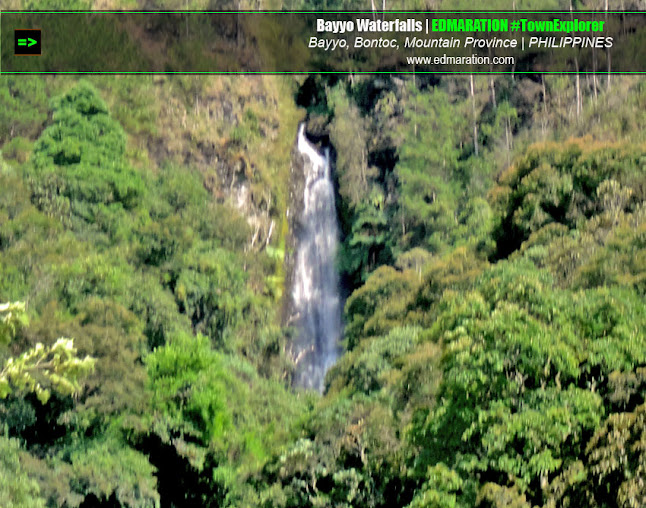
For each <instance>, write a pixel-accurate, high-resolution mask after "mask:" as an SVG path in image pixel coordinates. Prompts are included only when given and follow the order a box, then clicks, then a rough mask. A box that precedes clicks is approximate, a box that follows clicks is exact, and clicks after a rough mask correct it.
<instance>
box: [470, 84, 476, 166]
mask: <svg viewBox="0 0 646 508" xmlns="http://www.w3.org/2000/svg"><path fill="white" fill-rule="evenodd" d="M469 79H470V81H471V112H472V114H473V149H474V151H475V154H476V157H477V156H478V123H477V122H476V95H475V89H474V86H473V74H469Z"/></svg>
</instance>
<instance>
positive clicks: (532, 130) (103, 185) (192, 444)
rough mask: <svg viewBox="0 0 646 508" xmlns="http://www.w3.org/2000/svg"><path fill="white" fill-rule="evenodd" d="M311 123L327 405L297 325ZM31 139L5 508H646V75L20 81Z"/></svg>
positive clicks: (0, 335) (6, 320) (2, 439)
mask: <svg viewBox="0 0 646 508" xmlns="http://www.w3.org/2000/svg"><path fill="white" fill-rule="evenodd" d="M45 3H46V2H43V5H44V4H45ZM59 3H60V2H59ZM70 3H71V2H70ZM198 3H199V5H197V4H198ZM205 3H208V2H193V1H191V2H186V4H187V5H186V6H182V7H191V8H193V7H202V8H203V7H205V5H204V4H205ZM237 3H239V4H240V6H241V7H243V8H244V7H251V8H256V7H258V6H257V5H256V4H257V3H258V2H247V3H249V4H250V5H247V4H246V3H245V2H242V3H240V2H237ZM274 3H280V2H274ZM346 3H347V2H346ZM463 3H465V4H466V2H463ZM508 3H509V2H507V4H508ZM624 3H625V5H624V6H623V7H625V8H643V6H642V5H640V4H639V2H632V3H631V2H629V1H628V0H627V1H626V2H624ZM8 4H9V8H12V7H13V8H21V7H27V8H33V7H34V4H38V2H34V1H31V0H24V1H15V0H9V1H8ZM49 4H52V5H51V6H54V7H57V6H59V5H58V3H56V2H49V3H48V6H50V5H49ZM76 4H78V5H77V6H76V7H78V8H85V7H94V8H114V7H115V4H118V2H110V1H97V2H90V1H82V0H78V1H77V2H76ZM76 4H75V5H76ZM143 4H146V5H143ZM153 4H154V5H153ZM162 4H164V2H137V1H134V0H133V1H131V2H121V5H122V6H125V7H127V8H158V7H161V6H162ZM283 4H284V5H279V6H278V7H285V8H299V7H301V4H302V5H303V6H304V7H305V8H328V9H333V8H342V7H344V5H345V4H344V2H340V1H339V2H335V1H330V2H325V1H322V2H314V1H305V2H302V1H301V2H298V1H296V0H295V1H294V2H289V1H288V0H285V1H284V2H283ZM292 4H294V5H292ZM387 4H388V5H387V6H388V7H391V5H390V4H391V2H387ZM399 4H404V2H399ZM399 4H398V5H399ZM408 4H410V5H408ZM456 4H459V2H452V3H451V6H452V7H455V6H456ZM515 4H518V5H517V6H515V7H517V8H536V7H538V6H537V5H536V4H541V5H539V6H540V7H546V4H550V5H549V6H548V7H550V8H552V7H569V6H570V2H569V1H568V2H556V1H555V2H551V3H550V2H531V1H529V2H522V1H518V2H515ZM552 4H554V5H552ZM574 4H575V5H574V7H575V8H576V7H588V8H589V7H603V5H602V4H603V2H596V3H594V2H574ZM597 4H599V5H597ZM66 5H67V4H66ZM447 5H448V2H440V1H428V2H423V1H422V2H413V1H411V2H408V3H407V5H405V7H408V8H412V7H415V8H420V7H423V8H440V7H446V6H447ZM39 6H40V5H39ZM41 7H42V6H41ZM236 7H237V6H236ZM272 7H274V6H273V4H272ZM459 7H470V5H469V6H466V5H460V6H459ZM498 7H502V5H500V6H498ZM301 121H306V122H307V130H308V132H309V134H310V137H311V139H312V140H313V141H316V142H317V143H319V144H321V145H326V146H329V147H330V149H331V151H332V156H333V161H334V178H335V186H336V194H337V206H338V217H339V223H340V229H341V248H340V251H339V254H338V259H337V267H338V270H339V273H340V276H341V280H342V284H343V291H344V293H345V296H346V298H345V307H344V316H343V321H344V333H343V337H342V346H343V350H344V354H343V355H342V356H341V358H340V359H339V361H338V362H337V363H336V364H335V366H334V367H332V368H331V369H330V371H329V372H328V374H327V377H326V383H325V390H324V393H323V394H319V393H316V392H308V391H304V390H301V389H298V388H294V387H293V386H292V382H291V380H292V376H293V372H294V368H295V359H294V357H293V355H292V354H291V349H290V344H291V341H292V339H293V336H294V333H295V332H294V330H293V329H292V328H291V327H290V326H289V323H285V322H284V309H283V306H284V295H285V294H286V292H287V291H289V288H288V287H286V280H287V279H288V277H287V274H286V271H287V270H288V269H289V267H288V265H286V263H285V259H286V258H288V257H289V254H290V253H289V250H290V243H289V240H288V239H289V235H290V231H289V229H290V228H289V223H288V221H287V218H286V217H287V215H288V210H289V207H290V196H289V192H288V189H289V180H290V166H291V164H292V163H291V159H292V156H293V150H294V142H295V139H296V132H297V126H298V124H299V122H301ZM0 150H1V152H0V506H2V507H3V508H9V507H13V508H18V507H21V508H22V507H25V508H27V507H29V508H32V507H34V508H35V507H128V508H148V507H169V508H170V507H176V508H178V507H265V508H279V507H282V508H288V507H290V508H296V507H312V508H314V507H339V508H340V507H357V508H359V507H365V508H377V507H409V508H422V507H426V508H462V507H464V508H466V507H471V506H478V507H481V508H487V507H488V508H494V507H496V508H502V507H515V508H530V507H545V508H551V507H560V506H563V507H579V506H590V507H599V508H602V507H603V508H606V507H608V508H609V507H622V508H638V507H643V506H646V401H645V398H646V204H645V202H646V80H644V78H643V77H641V76H618V75H612V76H609V75H597V76H593V75H581V76H577V75H570V76H566V75H544V76H541V75H529V76H528V75H480V76H474V75H471V76H469V75H467V76H450V75H443V76H439V75H416V76H415V75H399V76H397V75H393V76H367V75H365V76H364V75H344V76H323V77H322V76H319V75H312V76H162V75H156V76H126V75H122V76H118V75H117V76H84V77H78V76H7V75H4V76H0Z"/></svg>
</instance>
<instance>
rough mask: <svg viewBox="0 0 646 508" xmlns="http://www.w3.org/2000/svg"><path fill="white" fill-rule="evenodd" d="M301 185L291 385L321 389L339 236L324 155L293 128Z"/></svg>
mask: <svg viewBox="0 0 646 508" xmlns="http://www.w3.org/2000/svg"><path fill="white" fill-rule="evenodd" d="M297 150H298V152H299V153H300V155H301V156H302V158H303V172H304V177H305V187H304V193H303V209H302V215H301V217H300V220H299V224H300V228H299V231H298V234H297V236H296V249H295V254H296V258H295V264H294V275H293V285H292V299H293V306H294V308H293V311H294V313H295V316H296V323H297V329H298V336H297V337H296V340H295V342H294V348H293V353H294V358H295V359H296V370H295V375H294V384H295V385H296V386H301V387H304V388H312V389H315V390H318V391H322V390H323V381H324V378H325V373H326V371H327V370H328V369H329V368H330V367H331V366H332V365H333V364H334V362H335V361H336V359H337V357H338V355H339V344H338V342H339V337H340V335H341V300H340V293H339V275H338V273H337V271H336V267H335V260H336V251H337V244H338V237H339V228H338V225H337V216H336V207H335V203H334V187H333V185H332V179H331V176H330V154H329V150H328V149H327V148H326V149H325V151H324V154H323V155H321V154H320V153H319V152H318V151H317V150H316V148H315V147H314V146H313V145H312V144H311V143H310V142H309V140H308V139H307V137H306V136H305V124H304V123H302V124H301V125H300V126H299V129H298V143H297Z"/></svg>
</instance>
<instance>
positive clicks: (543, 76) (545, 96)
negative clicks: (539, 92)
mask: <svg viewBox="0 0 646 508" xmlns="http://www.w3.org/2000/svg"><path fill="white" fill-rule="evenodd" d="M541 85H543V121H542V122H541V130H542V131H543V137H545V128H546V127H547V118H548V117H547V115H548V112H547V90H546V89H545V74H541Z"/></svg>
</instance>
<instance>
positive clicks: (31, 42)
mask: <svg viewBox="0 0 646 508" xmlns="http://www.w3.org/2000/svg"><path fill="white" fill-rule="evenodd" d="M27 41H29V43H27ZM34 44H38V41H36V40H35V39H32V38H31V37H29V38H27V39H18V46H27V47H28V48H31V47H32V46H33V45H34Z"/></svg>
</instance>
